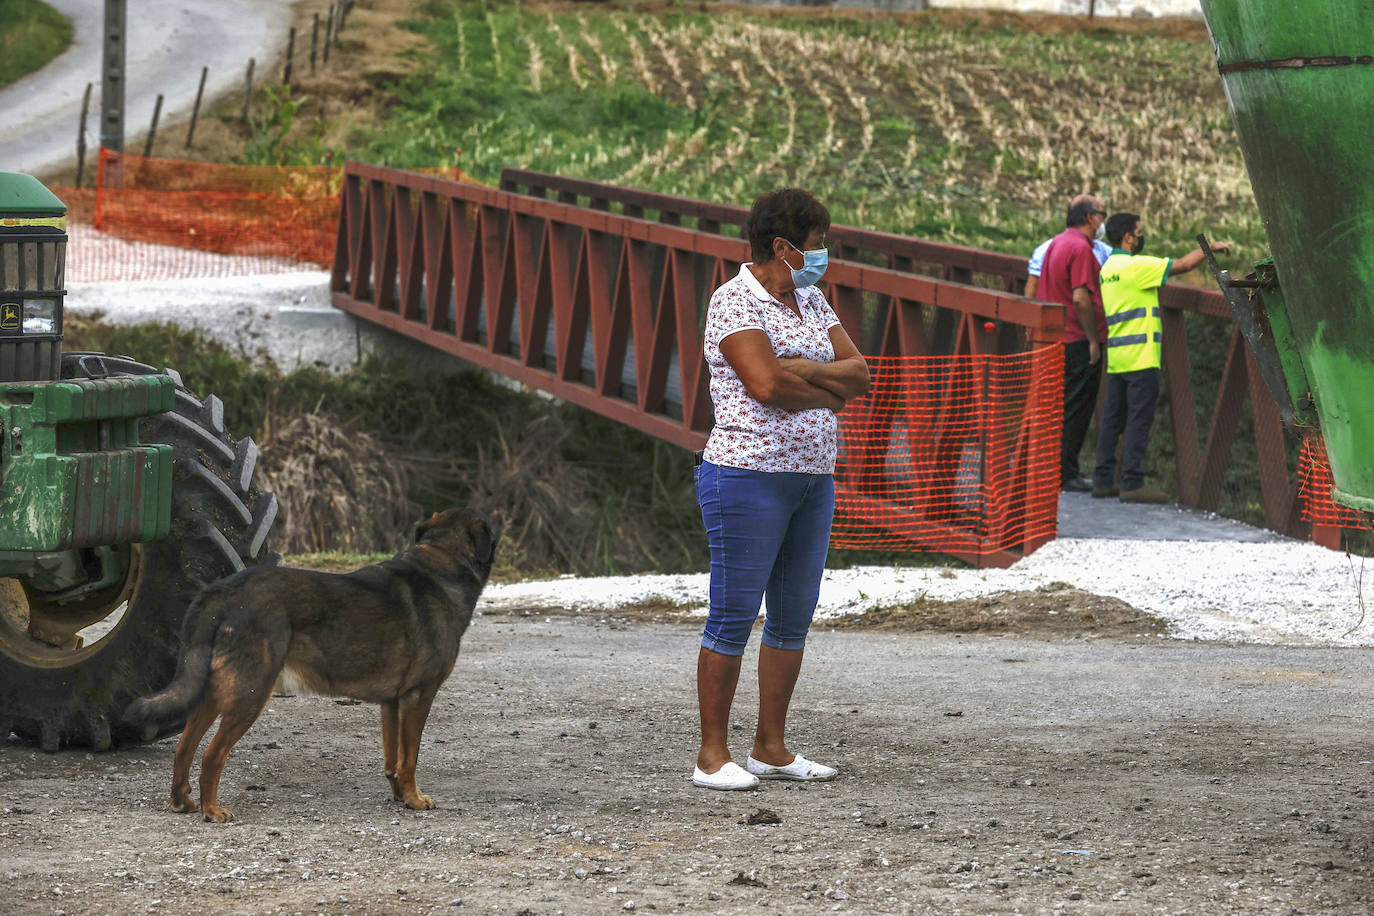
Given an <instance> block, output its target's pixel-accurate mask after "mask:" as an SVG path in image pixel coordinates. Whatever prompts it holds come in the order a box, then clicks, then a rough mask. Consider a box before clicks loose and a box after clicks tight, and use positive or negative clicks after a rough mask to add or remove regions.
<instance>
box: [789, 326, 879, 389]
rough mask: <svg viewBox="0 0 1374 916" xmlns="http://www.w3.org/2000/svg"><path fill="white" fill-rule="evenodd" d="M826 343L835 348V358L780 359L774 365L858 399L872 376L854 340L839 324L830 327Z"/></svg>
mask: <svg viewBox="0 0 1374 916" xmlns="http://www.w3.org/2000/svg"><path fill="white" fill-rule="evenodd" d="M830 343H831V345H832V346H834V348H835V361H834V362H830V363H821V362H817V361H816V360H814V359H801V358H796V359H780V360H778V365H779V366H781V367H782V368H783V369H785V370H787V371H788V372H794V373H796V374H797V375H798V376H800V377H801V378H802V379H803V380H805V381H807V382H810V383H811V384H812V385H816V386H818V387H820V388H824V389H825V390H827V391H829V392H830V393H832V394H834V395H835V396H836V397H838V398H841V399H842V400H845V401H852V400H853V399H854V398H861V397H863V396H864V395H866V394H868V388H869V385H870V384H871V383H872V379H871V378H870V376H869V374H868V361H867V360H865V359H864V358H863V356H862V355H861V354H860V353H859V348H858V347H856V346H854V341H852V340H850V339H849V335H848V334H847V333H845V330H844V328H843V327H841V326H840V325H838V324H837V325H835V326H834V327H832V328H831V329H830Z"/></svg>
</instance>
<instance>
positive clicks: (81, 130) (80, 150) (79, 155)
mask: <svg viewBox="0 0 1374 916" xmlns="http://www.w3.org/2000/svg"><path fill="white" fill-rule="evenodd" d="M94 85H95V84H94V83H87V84H86V94H85V95H84V96H82V97H81V126H80V127H78V128H77V131H76V186H77V187H78V188H79V187H81V175H82V173H83V172H85V171H86V114H87V112H89V111H90V110H91V87H92V86H94Z"/></svg>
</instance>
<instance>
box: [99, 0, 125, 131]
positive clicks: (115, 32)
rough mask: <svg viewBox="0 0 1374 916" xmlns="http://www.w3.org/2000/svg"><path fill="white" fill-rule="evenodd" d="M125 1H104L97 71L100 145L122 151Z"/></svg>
mask: <svg viewBox="0 0 1374 916" xmlns="http://www.w3.org/2000/svg"><path fill="white" fill-rule="evenodd" d="M127 5H128V4H127V0H105V40H104V45H103V48H104V50H103V52H102V54H101V61H100V71H101V74H102V81H101V84H100V145H101V146H103V147H104V148H105V149H109V150H114V151H115V152H123V151H124V50H125V48H124V39H125V31H124V24H125V22H126V21H127V19H128V17H127V15H126V10H127Z"/></svg>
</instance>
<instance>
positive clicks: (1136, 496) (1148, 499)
mask: <svg viewBox="0 0 1374 916" xmlns="http://www.w3.org/2000/svg"><path fill="white" fill-rule="evenodd" d="M1121 501H1122V502H1123V503H1167V502H1172V500H1171V499H1169V494H1167V493H1165V492H1163V491H1161V490H1156V489H1155V488H1154V487H1149V486H1140V487H1136V488H1135V489H1134V490H1122V491H1121Z"/></svg>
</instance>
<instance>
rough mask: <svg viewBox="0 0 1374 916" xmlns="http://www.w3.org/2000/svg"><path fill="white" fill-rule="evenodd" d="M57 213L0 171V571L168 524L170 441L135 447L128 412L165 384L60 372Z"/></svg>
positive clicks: (30, 183)
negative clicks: (70, 375)
mask: <svg viewBox="0 0 1374 916" xmlns="http://www.w3.org/2000/svg"><path fill="white" fill-rule="evenodd" d="M65 218H66V207H65V206H64V205H63V204H62V202H61V201H60V200H58V198H57V197H55V196H54V195H53V194H52V192H51V191H49V190H48V189H47V188H45V187H44V186H43V185H42V184H41V183H40V182H38V181H37V180H36V179H34V178H32V177H30V176H28V175H16V174H12V173H3V172H0V575H21V574H23V573H25V572H26V571H28V570H30V569H31V568H32V562H33V554H34V553H35V552H51V551H65V550H72V549H76V548H86V547H98V546H109V545H114V544H130V543H140V542H146V541H152V540H157V539H158V538H162V537H165V536H166V535H167V533H168V530H169V528H170V525H171V511H172V510H171V504H172V454H171V449H170V448H169V447H168V446H165V445H141V444H140V443H139V441H138V418H140V417H143V416H147V415H150V414H156V413H162V412H164V411H167V410H170V409H171V408H172V406H173V404H174V399H175V397H176V384H175V382H174V381H173V380H172V379H171V378H170V377H168V376H165V375H154V376H146V377H117V378H82V379H67V380H63V379H61V378H60V365H61V361H60V344H61V339H62V297H63V295H64V292H65V291H64V289H63V280H64V267H65V260H66V243H67V235H66V231H65V229H66V227H65Z"/></svg>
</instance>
